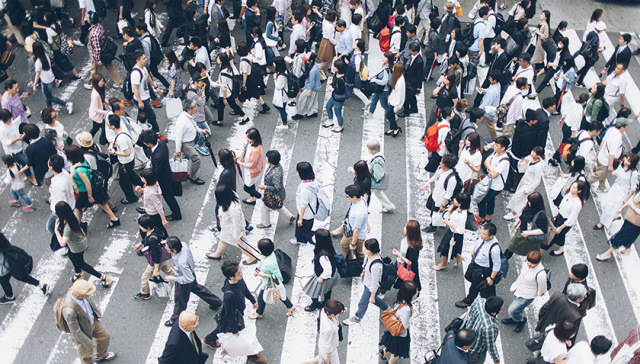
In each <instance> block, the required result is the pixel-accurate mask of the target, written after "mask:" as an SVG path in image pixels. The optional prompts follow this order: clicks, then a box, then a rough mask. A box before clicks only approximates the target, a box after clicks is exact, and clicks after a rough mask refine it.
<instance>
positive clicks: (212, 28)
mask: <svg viewBox="0 0 640 364" xmlns="http://www.w3.org/2000/svg"><path fill="white" fill-rule="evenodd" d="M212 1H214V0H212ZM210 15H211V24H210V25H209V35H210V36H211V37H212V38H214V39H215V38H218V22H219V21H220V20H221V19H225V16H224V13H223V12H222V10H221V9H220V7H219V6H218V4H216V3H215V1H214V4H213V6H211V14H210Z"/></svg>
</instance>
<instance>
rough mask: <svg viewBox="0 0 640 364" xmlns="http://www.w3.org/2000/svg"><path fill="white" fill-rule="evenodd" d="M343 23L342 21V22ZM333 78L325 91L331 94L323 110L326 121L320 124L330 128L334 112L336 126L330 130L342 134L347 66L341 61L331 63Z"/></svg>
mask: <svg viewBox="0 0 640 364" xmlns="http://www.w3.org/2000/svg"><path fill="white" fill-rule="evenodd" d="M343 22H344V21H343ZM332 70H333V73H334V77H333V80H332V82H331V85H328V86H327V90H328V91H330V92H331V98H329V101H327V104H326V105H325V108H326V109H327V121H325V122H324V124H322V126H323V127H324V128H330V127H332V126H334V124H333V113H334V112H335V114H336V118H337V119H338V126H337V127H334V128H333V129H331V131H332V132H334V133H342V131H343V130H344V127H343V118H342V107H343V106H344V102H345V100H346V99H347V98H348V94H347V93H348V90H347V81H346V79H345V73H346V71H347V65H346V63H345V62H344V61H343V60H342V59H337V60H336V61H335V62H333V68H332Z"/></svg>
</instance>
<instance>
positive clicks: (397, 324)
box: [380, 304, 407, 336]
mask: <svg viewBox="0 0 640 364" xmlns="http://www.w3.org/2000/svg"><path fill="white" fill-rule="evenodd" d="M405 306H407V305H406V304H402V305H400V306H398V307H396V308H395V309H393V310H391V309H389V310H386V311H382V314H380V320H382V323H383V324H384V327H386V328H387V331H389V333H390V334H391V336H400V335H402V333H404V331H405V327H404V325H403V324H402V321H400V319H399V318H398V316H396V311H398V310H399V309H400V308H402V307H405Z"/></svg>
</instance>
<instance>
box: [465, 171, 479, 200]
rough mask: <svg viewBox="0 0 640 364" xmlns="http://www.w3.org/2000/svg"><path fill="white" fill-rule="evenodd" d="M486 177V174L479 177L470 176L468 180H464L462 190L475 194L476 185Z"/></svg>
mask: <svg viewBox="0 0 640 364" xmlns="http://www.w3.org/2000/svg"><path fill="white" fill-rule="evenodd" d="M484 177H485V175H484V174H483V175H482V176H479V177H476V178H469V179H468V180H466V181H464V186H463V187H462V192H464V193H466V194H467V195H469V196H471V195H473V191H474V189H475V188H476V185H477V184H478V183H479V182H480V181H481V180H482V179H483V178H484Z"/></svg>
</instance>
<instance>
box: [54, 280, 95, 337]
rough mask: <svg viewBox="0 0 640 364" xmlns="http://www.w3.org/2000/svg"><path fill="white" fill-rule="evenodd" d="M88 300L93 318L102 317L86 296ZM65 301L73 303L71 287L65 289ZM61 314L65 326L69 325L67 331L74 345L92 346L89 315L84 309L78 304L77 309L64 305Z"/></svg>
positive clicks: (91, 329)
mask: <svg viewBox="0 0 640 364" xmlns="http://www.w3.org/2000/svg"><path fill="white" fill-rule="evenodd" d="M87 300H88V301H89V305H90V306H91V309H92V310H93V319H94V320H97V319H99V318H100V317H102V312H100V310H99V309H98V307H97V306H96V305H95V304H94V303H93V301H92V300H91V299H89V298H87ZM64 302H65V303H73V304H75V305H77V303H75V301H74V300H73V294H72V293H71V289H69V290H68V291H67V294H66V295H65V298H64ZM62 316H63V317H64V320H65V321H66V322H67V326H69V331H70V334H71V340H72V341H73V343H74V344H76V345H84V346H85V347H86V348H92V347H93V328H92V327H91V321H90V320H89V316H87V314H86V313H85V312H84V310H83V309H82V308H81V307H80V306H78V310H77V311H76V310H75V309H73V308H71V307H64V308H63V309H62Z"/></svg>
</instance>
